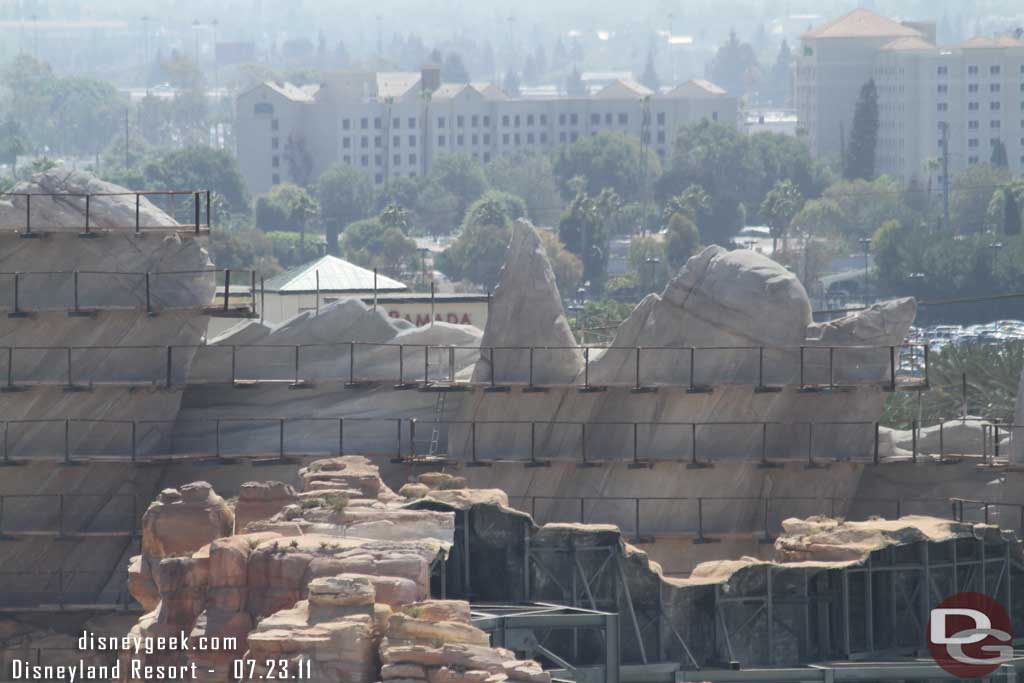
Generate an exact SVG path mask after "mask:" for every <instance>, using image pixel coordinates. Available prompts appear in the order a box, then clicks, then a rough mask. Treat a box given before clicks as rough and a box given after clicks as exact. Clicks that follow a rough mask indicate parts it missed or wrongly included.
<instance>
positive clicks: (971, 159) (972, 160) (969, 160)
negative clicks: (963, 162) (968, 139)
mask: <svg viewBox="0 0 1024 683" xmlns="http://www.w3.org/2000/svg"><path fill="white" fill-rule="evenodd" d="M967 163H969V164H976V163H978V157H967Z"/></svg>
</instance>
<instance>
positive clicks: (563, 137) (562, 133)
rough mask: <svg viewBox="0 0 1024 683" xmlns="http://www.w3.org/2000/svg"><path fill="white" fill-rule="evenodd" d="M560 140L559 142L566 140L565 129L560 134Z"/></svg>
mask: <svg viewBox="0 0 1024 683" xmlns="http://www.w3.org/2000/svg"><path fill="white" fill-rule="evenodd" d="M558 141H559V142H565V131H564V130H563V131H562V132H561V133H559V134H558Z"/></svg>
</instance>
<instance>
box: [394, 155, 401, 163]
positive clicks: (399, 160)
mask: <svg viewBox="0 0 1024 683" xmlns="http://www.w3.org/2000/svg"><path fill="white" fill-rule="evenodd" d="M401 165H402V155H401V154H396V155H395V166H401Z"/></svg>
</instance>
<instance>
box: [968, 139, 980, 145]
mask: <svg viewBox="0 0 1024 683" xmlns="http://www.w3.org/2000/svg"><path fill="white" fill-rule="evenodd" d="M967 146H968V147H977V146H978V138H970V139H969V140H967Z"/></svg>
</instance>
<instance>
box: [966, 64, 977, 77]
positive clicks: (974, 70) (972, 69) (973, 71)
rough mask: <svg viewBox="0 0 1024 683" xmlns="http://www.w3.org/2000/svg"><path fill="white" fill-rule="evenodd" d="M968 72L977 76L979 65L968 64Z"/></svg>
mask: <svg viewBox="0 0 1024 683" xmlns="http://www.w3.org/2000/svg"><path fill="white" fill-rule="evenodd" d="M967 73H968V74H969V75H971V76H977V75H978V67H977V66H974V65H972V66H968V67H967Z"/></svg>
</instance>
